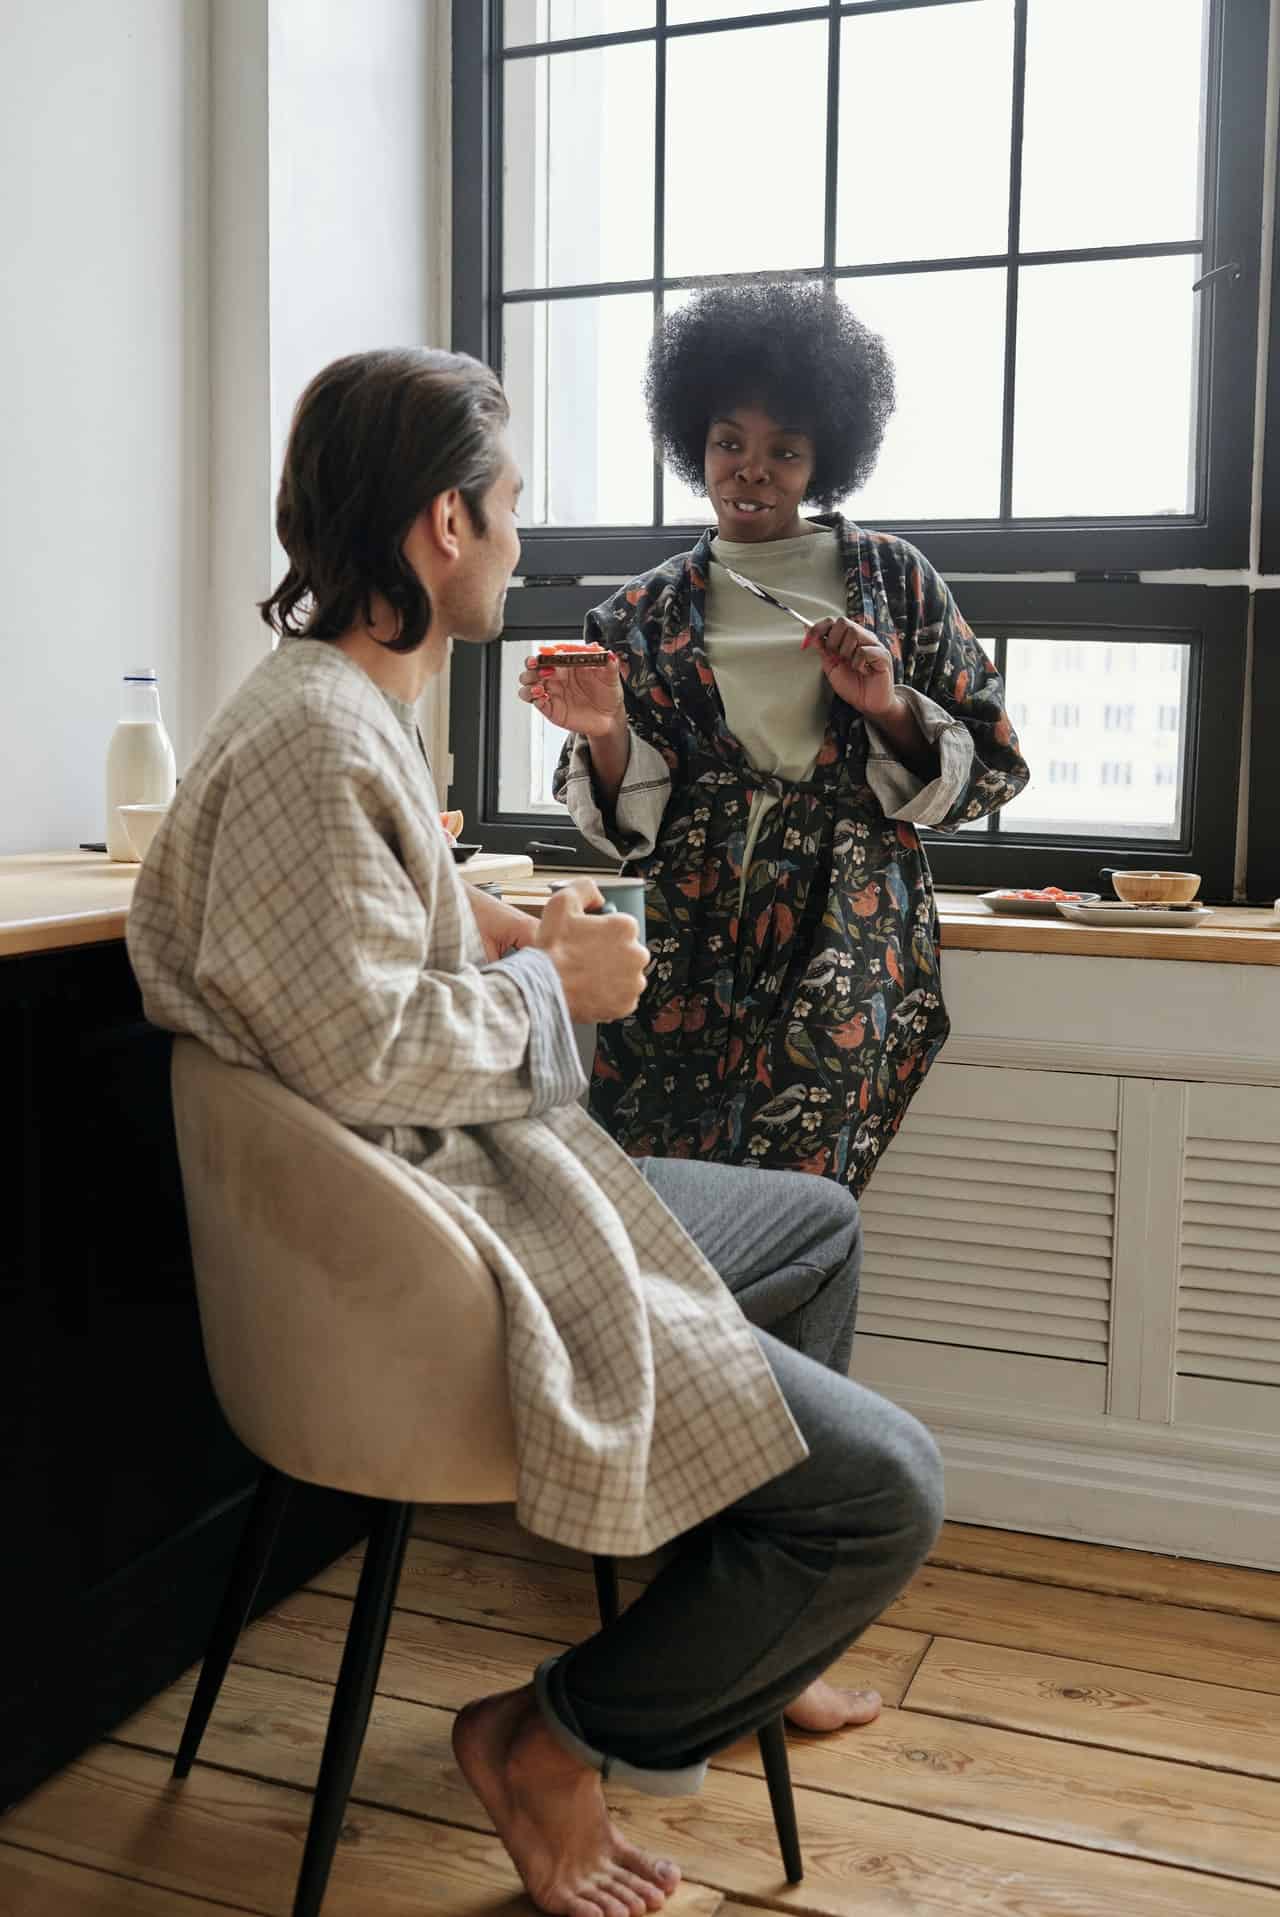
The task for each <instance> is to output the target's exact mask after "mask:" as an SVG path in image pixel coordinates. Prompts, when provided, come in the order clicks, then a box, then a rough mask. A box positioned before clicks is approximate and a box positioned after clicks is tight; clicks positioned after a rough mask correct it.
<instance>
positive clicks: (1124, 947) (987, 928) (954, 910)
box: [938, 892, 1280, 965]
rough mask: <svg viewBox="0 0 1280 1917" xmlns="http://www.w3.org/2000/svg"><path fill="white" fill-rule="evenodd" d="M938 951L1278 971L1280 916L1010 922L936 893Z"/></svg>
mask: <svg viewBox="0 0 1280 1917" xmlns="http://www.w3.org/2000/svg"><path fill="white" fill-rule="evenodd" d="M938 915H939V917H940V918H941V920H942V946H943V950H944V951H948V952H954V951H962V952H1060V953H1063V954H1070V955H1072V956H1075V957H1080V958H1157V959H1200V960H1208V961H1210V962H1212V963H1215V964H1218V965H1280V914H1277V913H1275V912H1268V911H1260V910H1258V909H1257V908H1256V907H1251V906H1243V905H1240V906H1235V905H1218V906H1215V907H1214V908H1213V917H1212V918H1211V919H1205V920H1203V922H1202V923H1201V924H1199V925H1169V926H1165V925H1153V926H1150V927H1147V926H1134V927H1132V928H1130V927H1128V926H1111V925H1076V924H1073V923H1072V921H1071V920H1070V919H1064V918H1062V917H1060V916H1059V915H1057V914H1056V913H1055V914H1054V915H1053V916H1052V917H1050V916H1048V914H1046V916H1045V917H1044V918H1031V919H1029V918H1021V917H1019V918H1011V917H1005V916H1001V915H998V914H997V913H995V912H988V910H987V908H986V906H985V905H979V904H978V903H977V902H976V900H974V899H973V898H971V897H969V896H968V895H966V894H965V893H963V892H939V894H938Z"/></svg>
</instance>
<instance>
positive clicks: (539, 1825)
mask: <svg viewBox="0 0 1280 1917" xmlns="http://www.w3.org/2000/svg"><path fill="white" fill-rule="evenodd" d="M453 1754H454V1756H455V1757H456V1758H457V1760H458V1764H459V1767H460V1768H461V1770H462V1774H463V1776H464V1777H465V1778H466V1780H467V1782H468V1784H470V1786H471V1788H472V1790H473V1791H474V1792H475V1794H476V1796H477V1797H478V1798H479V1799H480V1802H481V1803H482V1804H483V1805H484V1807H485V1809H486V1810H487V1811H488V1813H489V1815H490V1817H492V1819H493V1821H494V1825H495V1827H496V1829H497V1832H498V1835H499V1837H500V1838H501V1839H502V1841H503V1843H504V1844H505V1845H506V1847H507V1850H508V1852H509V1853H510V1856H511V1861H512V1863H513V1864H514V1865H515V1867H516V1869H517V1870H518V1871H519V1873H520V1877H521V1880H522V1882H523V1884H524V1887H525V1889H526V1890H527V1891H528V1893H529V1895H530V1897H532V1899H533V1901H534V1903H535V1904H536V1905H537V1906H538V1908H539V1910H543V1911H546V1912H548V1913H549V1914H550V1917H644V1913H645V1912H647V1911H652V1910H660V1909H661V1908H662V1905H663V1904H664V1903H665V1902H666V1900H667V1897H668V1896H669V1895H670V1893H671V1892H672V1891H673V1890H674V1889H675V1888H676V1886H677V1884H678V1883H679V1882H680V1872H679V1869H678V1868H677V1866H676V1865H675V1864H673V1863H671V1862H670V1860H669V1859H668V1858H665V1857H648V1856H646V1855H645V1853H644V1852H643V1851H641V1850H637V1849H636V1847H635V1845H634V1844H629V1843H628V1842H627V1840H626V1838H625V1837H623V1835H622V1833H621V1832H620V1831H619V1830H618V1829H617V1828H616V1827H615V1826H614V1825H613V1824H612V1823H611V1822H610V1820H609V1813H608V1811H607V1810H606V1808H605V1801H604V1792H603V1790H602V1788H601V1784H600V1777H599V1774H598V1772H596V1771H593V1770H591V1769H589V1768H588V1766H587V1765H585V1764H581V1763H579V1761H578V1759H577V1758H576V1757H574V1756H572V1755H571V1754H570V1753H569V1752H568V1751H566V1750H565V1749H564V1748H563V1746H562V1745H560V1744H558V1743H557V1742H556V1740H555V1738H554V1737H553V1736H552V1735H551V1732H550V1731H549V1730H548V1729H547V1726H546V1723H545V1722H544V1720H543V1716H542V1713H541V1711H540V1710H539V1709H538V1706H537V1702H536V1700H535V1698H534V1694H533V1686H532V1685H531V1684H527V1685H525V1687H524V1689H523V1690H519V1691H503V1692H500V1693H499V1694H498V1695H497V1696H495V1697H482V1698H479V1699H477V1701H476V1702H475V1703H474V1704H468V1705H467V1707H466V1709H465V1710H462V1711H460V1712H459V1713H458V1717H457V1720H456V1722H455V1724H454V1727H453Z"/></svg>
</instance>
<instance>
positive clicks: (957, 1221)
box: [858, 1071, 1116, 1364]
mask: <svg viewBox="0 0 1280 1917" xmlns="http://www.w3.org/2000/svg"><path fill="white" fill-rule="evenodd" d="M939 1076H941V1074H939ZM947 1077H948V1078H951V1079H953V1080H954V1079H955V1078H958V1077H960V1072H959V1071H955V1072H953V1073H950V1074H947ZM963 1077H964V1079H967V1078H968V1073H967V1071H966V1072H964V1074H963ZM1033 1077H1034V1078H1035V1079H1037V1080H1039V1081H1040V1086H1039V1087H1038V1088H1032V1087H1029V1086H1024V1087H1017V1081H1018V1080H1020V1079H1025V1080H1030V1079H1032V1078H1033ZM1043 1077H1044V1075H1042V1074H1034V1075H1033V1074H1022V1073H1014V1072H996V1073H991V1074H990V1075H989V1076H988V1079H987V1083H986V1085H984V1086H983V1087H982V1088H981V1090H982V1092H983V1093H984V1094H986V1095H987V1096H989V1097H992V1098H993V1099H994V1096H995V1095H996V1093H997V1090H998V1089H999V1090H1002V1091H1003V1092H1004V1095H1005V1097H1006V1098H1007V1097H1008V1094H1009V1093H1010V1092H1012V1091H1014V1090H1015V1088H1017V1089H1022V1090H1024V1091H1026V1093H1027V1096H1028V1100H1029V1101H1030V1096H1031V1091H1032V1090H1033V1089H1036V1090H1037V1092H1038V1093H1043V1090H1044V1087H1043ZM992 1081H1003V1084H1002V1086H1001V1087H999V1088H997V1087H996V1086H995V1085H993V1083H992ZM976 1089H977V1088H976V1087H970V1088H969V1091H968V1095H967V1097H966V1098H965V1099H964V1100H958V1099H956V1098H955V1097H954V1096H953V1097H950V1098H948V1097H947V1096H946V1087H945V1085H944V1087H943V1097H942V1098H938V1097H936V1096H935V1098H934V1099H933V1100H932V1101H931V1103H930V1104H929V1105H924V1104H923V1100H922V1101H921V1103H922V1107H923V1108H922V1109H920V1110H913V1111H912V1112H911V1113H910V1114H909V1115H908V1117H907V1120H906V1123H905V1124H904V1126H903V1128H902V1133H901V1135H900V1137H899V1138H898V1140H897V1141H896V1142H895V1143H894V1145H893V1146H891V1148H890V1149H889V1151H888V1152H887V1153H886V1155H885V1157H884V1159H883V1160H882V1162H881V1164H880V1167H879V1169H878V1170H877V1172H876V1174H875V1176H874V1178H873V1179H872V1181H871V1184H870V1185H869V1187H868V1189H867V1192H866V1194H865V1196H864V1198H863V1217H864V1220H865V1224H866V1244H867V1251H866V1262H865V1264H864V1267H863V1278H862V1297H861V1302H860V1305H859V1309H858V1329H859V1331H860V1332H865V1333H870V1334H872V1335H879V1336H881V1337H888V1338H913V1339H923V1340H925V1341H927V1342H929V1343H932V1344H951V1345H969V1346H977V1347H978V1348H980V1349H984V1350H989V1351H1009V1352H1023V1353H1027V1354H1030V1355H1034V1356H1039V1357H1046V1358H1070V1359H1076V1360H1084V1361H1085V1362H1088V1363H1091V1364H1105V1363H1106V1362H1107V1352H1108V1337H1109V1331H1110V1321H1111V1272H1112V1258H1113V1247H1114V1240H1115V1193H1116V1127H1115V1116H1114V1107H1113V1105H1112V1104H1111V1103H1110V1102H1109V1098H1108V1096H1107V1094H1106V1093H1104V1091H1103V1088H1102V1087H1101V1086H1099V1087H1098V1092H1097V1096H1096V1097H1094V1096H1092V1095H1088V1094H1087V1095H1086V1097H1085V1098H1083V1099H1080V1100H1077V1101H1076V1102H1077V1103H1078V1104H1081V1105H1085V1106H1096V1108H1097V1111H1098V1120H1099V1122H1098V1123H1096V1124H1075V1125H1067V1124H1052V1123H1045V1122H1044V1119H1043V1116H1042V1114H1043V1113H1044V1111H1045V1109H1046V1102H1047V1109H1048V1110H1050V1111H1051V1110H1052V1109H1053V1102H1052V1096H1051V1093H1050V1094H1049V1096H1048V1099H1047V1101H1046V1097H1045V1096H1041V1095H1037V1096H1036V1097H1035V1099H1034V1108H1035V1116H1034V1118H1029V1119H1028V1121H1027V1122H1026V1123H1023V1122H1021V1121H1020V1119H1019V1116H1018V1113H1017V1111H1016V1110H1011V1111H1009V1112H1008V1113H1007V1115H1002V1116H1000V1117H982V1116H980V1115H978V1114H976V1113H975V1112H974V1111H973V1110H972V1109H970V1110H968V1111H960V1110H952V1111H945V1110H939V1109H938V1107H939V1105H940V1104H943V1103H948V1104H952V1105H955V1104H957V1103H968V1104H970V1105H972V1103H973V1102H976V1100H975V1099H974V1096H973V1093H974V1091H975V1090H976ZM1079 1115H1081V1116H1084V1115H1086V1114H1085V1113H1084V1112H1081V1113H1080V1114H1079Z"/></svg>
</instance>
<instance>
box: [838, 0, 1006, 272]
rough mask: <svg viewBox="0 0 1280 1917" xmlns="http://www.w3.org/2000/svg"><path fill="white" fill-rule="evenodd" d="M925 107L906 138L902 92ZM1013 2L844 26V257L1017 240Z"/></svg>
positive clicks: (857, 260) (999, 246) (901, 255)
mask: <svg viewBox="0 0 1280 1917" xmlns="http://www.w3.org/2000/svg"><path fill="white" fill-rule="evenodd" d="M881 74H906V75H909V76H910V88H911V94H912V97H913V99H914V100H915V101H917V102H919V104H920V111H919V113H918V114H916V113H913V115H912V119H911V124H910V130H909V132H908V134H907V137H905V138H904V136H903V96H902V90H901V87H900V86H899V85H896V84H895V85H892V86H884V85H881V84H879V83H878V81H877V80H876V78H875V77H874V76H876V75H881ZM1012 92H1013V4H1012V0H982V4H981V5H979V6H962V7H927V8H925V9H923V10H918V9H914V8H908V9H906V10H904V11H902V12H900V13H865V14H852V15H849V16H847V17H846V19H845V21H844V25H843V29H842V39H841V49H840V190H839V199H838V202H837V226H836V258H837V261H838V263H839V264H840V265H842V266H858V265H863V264H866V263H869V262H873V261H875V260H902V259H912V260H925V259H944V258H946V257H947V256H949V255H952V256H954V255H957V254H966V253H1003V252H1004V251H1005V249H1006V247H1007V245H1008V239H1009V141H1010V127H1011V100H1012Z"/></svg>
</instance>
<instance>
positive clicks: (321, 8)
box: [268, 0, 449, 784]
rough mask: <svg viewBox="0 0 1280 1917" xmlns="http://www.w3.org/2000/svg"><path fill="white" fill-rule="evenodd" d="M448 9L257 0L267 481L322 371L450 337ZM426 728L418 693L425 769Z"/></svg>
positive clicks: (387, 1)
mask: <svg viewBox="0 0 1280 1917" xmlns="http://www.w3.org/2000/svg"><path fill="white" fill-rule="evenodd" d="M447 19H448V7H447V5H446V4H444V3H443V0H427V4H424V3H423V0H360V4H358V5H353V4H352V0H271V4H270V28H269V45H268V71H269V74H270V233H271V248H270V277H271V286H270V336H271V408H270V416H271V473H272V485H273V487H274V483H275V478H276V476H277V475H278V473H279V470H280V461H281V456H282V454H283V451H284V445H285V440H286V438H287V435H288V431H289V420H290V416H291V414H292V411H293V406H294V402H295V401H296V399H297V398H298V395H299V393H301V391H302V390H303V388H304V387H305V386H306V384H307V382H308V381H309V380H310V379H311V377H312V375H313V374H315V373H317V372H319V370H320V368H321V367H322V366H325V365H327V364H328V362H329V361H330V360H332V359H336V358H338V356H339V355H340V354H343V353H356V352H364V351H367V350H370V349H372V348H375V347H382V346H447V345H448V344H449V336H448V306H447V281H446V278H445V272H444V270H443V268H444V258H445V254H446V246H447V235H446V234H445V233H444V231H443V230H442V215H443V210H444V207H445V206H446V205H447V190H448V178H449V174H448V151H447V144H446V141H447V102H448V92H449V75H448V36H447ZM282 566H283V555H282V554H281V553H280V551H279V548H278V547H275V548H274V550H273V554H272V567H273V569H275V570H277V571H278V570H279V569H280V568H282ZM440 729H441V725H440V720H439V717H438V708H437V704H436V702H435V701H433V700H431V699H428V701H427V702H425V709H424V713H423V730H424V733H425V734H426V736H427V740H428V749H429V751H430V752H431V758H432V763H433V765H436V766H440V765H441V740H440V736H439V734H440ZM433 748H434V749H433ZM441 783H442V784H443V779H442V780H441Z"/></svg>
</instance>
